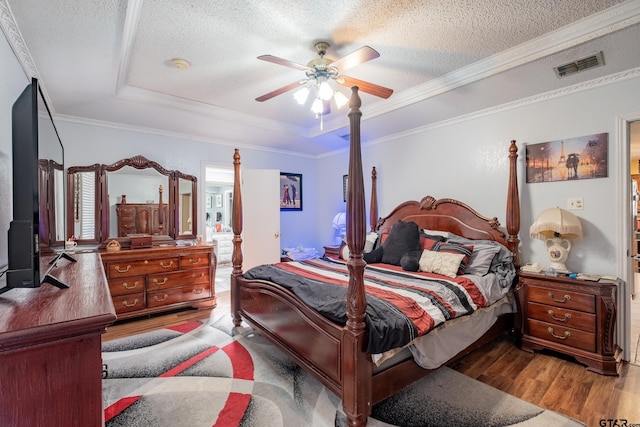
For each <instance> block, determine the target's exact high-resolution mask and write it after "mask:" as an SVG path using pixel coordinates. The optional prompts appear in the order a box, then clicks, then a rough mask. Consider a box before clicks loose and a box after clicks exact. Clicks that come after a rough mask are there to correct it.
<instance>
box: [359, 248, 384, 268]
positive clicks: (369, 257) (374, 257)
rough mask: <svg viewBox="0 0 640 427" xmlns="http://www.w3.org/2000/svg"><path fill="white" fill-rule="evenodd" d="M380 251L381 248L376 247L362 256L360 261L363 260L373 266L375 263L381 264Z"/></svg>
mask: <svg viewBox="0 0 640 427" xmlns="http://www.w3.org/2000/svg"><path fill="white" fill-rule="evenodd" d="M382 251H383V249H382V246H378V247H377V248H375V249H374V250H372V251H371V252H369V253H366V254H362V259H364V262H366V263H367V264H375V263H377V262H381V261H382Z"/></svg>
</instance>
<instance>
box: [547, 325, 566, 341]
mask: <svg viewBox="0 0 640 427" xmlns="http://www.w3.org/2000/svg"><path fill="white" fill-rule="evenodd" d="M547 331H549V333H550V334H551V335H552V336H553V337H554V338H558V339H559V340H566V339H567V338H569V337H570V336H571V332H569V331H564V336H560V335H556V334H554V333H553V328H551V327H549V328H547Z"/></svg>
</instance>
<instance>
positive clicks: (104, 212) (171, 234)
mask: <svg viewBox="0 0 640 427" xmlns="http://www.w3.org/2000/svg"><path fill="white" fill-rule="evenodd" d="M125 166H131V167H133V168H135V169H148V168H152V169H155V170H156V171H157V172H158V173H160V174H161V175H165V176H166V177H167V178H168V183H169V184H168V187H169V188H168V189H167V190H166V192H165V194H168V201H167V202H166V203H167V206H168V211H169V218H168V225H167V226H168V235H166V236H165V235H163V236H157V235H155V236H152V237H153V241H154V243H156V242H166V241H169V240H186V239H195V238H196V235H197V228H198V222H197V212H198V209H197V206H198V197H197V187H198V184H197V178H196V177H195V176H193V175H187V174H184V173H182V172H180V171H175V170H168V169H165V168H164V167H163V166H161V165H160V164H159V163H157V162H155V161H153V160H149V159H147V158H146V157H144V156H141V155H137V156H134V157H130V158H126V159H122V160H119V161H117V162H115V163H112V164H109V165H107V164H97V163H96V164H94V165H91V166H73V167H70V168H68V169H67V209H68V211H67V212H68V213H69V214H68V216H67V224H68V225H69V224H70V225H73V214H72V213H73V203H74V199H75V197H74V193H75V182H74V175H75V173H77V172H91V171H95V173H96V186H97V188H96V225H95V228H96V239H95V240H82V241H79V242H78V243H87V244H90V243H98V244H105V243H106V242H107V241H111V240H118V241H119V242H121V243H123V242H124V243H125V244H124V245H123V246H124V247H126V246H128V243H129V242H130V238H129V237H117V236H110V235H109V227H110V220H111V218H110V215H109V213H110V212H109V191H108V190H109V187H108V185H109V184H108V181H109V179H108V177H109V174H108V172H115V171H117V170H120V169H122V168H123V167H125ZM180 179H186V180H188V181H191V192H192V197H191V212H192V218H191V220H192V230H191V233H190V234H178V230H179V226H178V224H179V221H180V210H179V209H178V206H179V201H178V200H179V199H178V197H179V195H180V193H179V191H180V189H179V180H180ZM70 230H73V228H70Z"/></svg>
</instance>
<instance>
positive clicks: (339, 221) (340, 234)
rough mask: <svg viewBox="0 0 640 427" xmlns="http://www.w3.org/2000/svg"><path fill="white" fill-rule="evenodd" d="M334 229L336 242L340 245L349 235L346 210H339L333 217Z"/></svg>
mask: <svg viewBox="0 0 640 427" xmlns="http://www.w3.org/2000/svg"><path fill="white" fill-rule="evenodd" d="M333 230H334V239H335V242H334V243H335V244H336V245H339V244H341V243H342V240H343V239H344V238H345V236H346V235H347V213H346V212H338V214H337V215H336V216H334V217H333Z"/></svg>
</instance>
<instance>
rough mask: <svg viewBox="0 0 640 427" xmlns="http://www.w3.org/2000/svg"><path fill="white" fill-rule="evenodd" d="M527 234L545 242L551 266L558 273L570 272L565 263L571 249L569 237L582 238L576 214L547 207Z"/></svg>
mask: <svg viewBox="0 0 640 427" xmlns="http://www.w3.org/2000/svg"><path fill="white" fill-rule="evenodd" d="M529 235H530V236H531V237H532V238H535V239H540V240H543V241H544V242H545V245H546V246H547V255H548V256H549V260H551V265H550V267H551V268H553V269H554V270H556V271H557V272H559V273H570V271H569V270H567V267H566V265H565V262H566V261H567V258H568V257H569V251H570V250H571V242H570V241H569V239H581V238H582V226H581V225H580V220H579V219H578V217H577V216H575V215H574V214H572V213H571V212H569V211H566V210H564V209H560V208H551V209H547V210H545V211H543V212H542V213H541V214H540V215H539V216H538V218H537V219H536V220H535V222H534V223H533V224H532V225H531V228H530V229H529Z"/></svg>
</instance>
